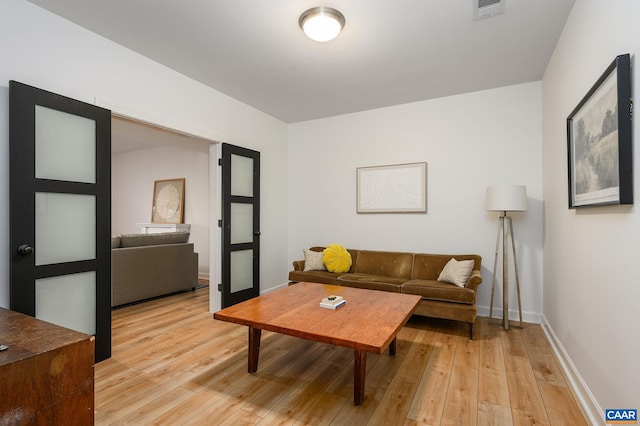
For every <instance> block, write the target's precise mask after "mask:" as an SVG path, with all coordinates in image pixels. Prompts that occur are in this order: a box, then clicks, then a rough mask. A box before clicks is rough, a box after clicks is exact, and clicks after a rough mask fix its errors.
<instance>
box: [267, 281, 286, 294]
mask: <svg viewBox="0 0 640 426" xmlns="http://www.w3.org/2000/svg"><path fill="white" fill-rule="evenodd" d="M288 285H289V281H287V282H285V283H282V284H279V285H277V286H275V287H271V288H269V289H267V290H260V295H263V294H267V293H271V292H272V291H274V290H278V289H279V288H283V287H287V286H288Z"/></svg>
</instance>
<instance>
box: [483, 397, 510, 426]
mask: <svg viewBox="0 0 640 426" xmlns="http://www.w3.org/2000/svg"><path fill="white" fill-rule="evenodd" d="M512 424H513V417H512V416H511V408H509V406H504V405H498V404H492V403H490V402H487V401H479V402H478V426H496V425H512Z"/></svg>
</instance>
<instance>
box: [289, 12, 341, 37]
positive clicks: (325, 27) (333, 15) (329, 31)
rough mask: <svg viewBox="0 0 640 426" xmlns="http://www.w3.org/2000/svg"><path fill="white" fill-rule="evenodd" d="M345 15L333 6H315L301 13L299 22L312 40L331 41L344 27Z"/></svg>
mask: <svg viewBox="0 0 640 426" xmlns="http://www.w3.org/2000/svg"><path fill="white" fill-rule="evenodd" d="M344 23H345V20H344V15H343V14H342V13H340V12H339V11H337V10H336V9H333V8H331V7H322V6H321V7H313V8H311V9H309V10H307V11H305V12H304V13H303V14H302V15H300V19H299V20H298V24H299V25H300V28H302V31H304V33H305V34H306V35H307V37H309V38H310V39H311V40H315V41H329V40H333V39H334V38H336V37H337V36H338V34H340V31H342V28H344Z"/></svg>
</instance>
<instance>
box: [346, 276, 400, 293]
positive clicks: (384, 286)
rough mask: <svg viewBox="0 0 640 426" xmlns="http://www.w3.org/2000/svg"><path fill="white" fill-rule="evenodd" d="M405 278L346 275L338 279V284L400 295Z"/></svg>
mask: <svg viewBox="0 0 640 426" xmlns="http://www.w3.org/2000/svg"><path fill="white" fill-rule="evenodd" d="M405 281H406V280H405V279H404V278H393V277H385V276H383V275H369V274H358V273H356V274H344V275H341V276H340V277H338V284H340V285H343V286H345V287H356V288H366V289H369V290H382V291H391V292H394V293H400V289H401V287H402V283H404V282H405Z"/></svg>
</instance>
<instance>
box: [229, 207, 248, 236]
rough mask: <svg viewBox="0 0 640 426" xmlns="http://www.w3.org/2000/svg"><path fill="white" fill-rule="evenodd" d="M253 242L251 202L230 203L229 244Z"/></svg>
mask: <svg viewBox="0 0 640 426" xmlns="http://www.w3.org/2000/svg"><path fill="white" fill-rule="evenodd" d="M252 242H253V204H244V203H231V244H240V243H252Z"/></svg>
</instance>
